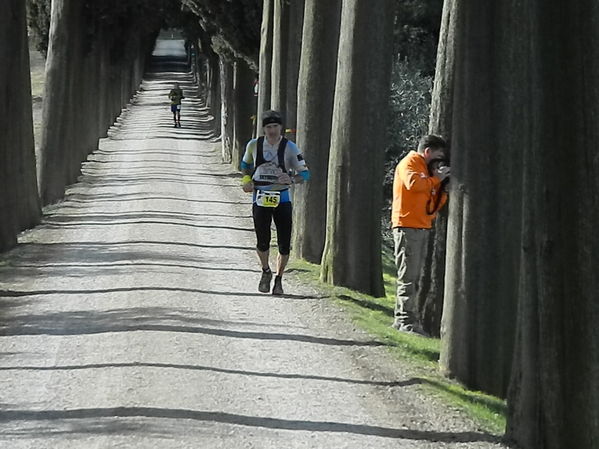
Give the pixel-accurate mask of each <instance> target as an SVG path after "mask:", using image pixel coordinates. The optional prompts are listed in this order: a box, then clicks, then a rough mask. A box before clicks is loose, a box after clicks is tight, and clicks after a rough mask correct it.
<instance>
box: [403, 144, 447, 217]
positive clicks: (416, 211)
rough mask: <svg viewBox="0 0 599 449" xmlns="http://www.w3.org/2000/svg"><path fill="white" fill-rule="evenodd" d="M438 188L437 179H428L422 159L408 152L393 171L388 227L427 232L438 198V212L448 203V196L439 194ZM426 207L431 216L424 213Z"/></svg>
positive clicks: (439, 182) (426, 168)
mask: <svg viewBox="0 0 599 449" xmlns="http://www.w3.org/2000/svg"><path fill="white" fill-rule="evenodd" d="M440 186H441V181H439V178H437V177H436V176H430V175H429V171H428V167H427V165H426V161H425V160H424V157H423V156H422V155H421V154H420V153H417V152H416V151H410V152H409V153H408V154H407V156H406V157H404V158H403V159H402V160H401V161H399V164H397V167H396V168H395V176H394V178H393V206H392V208H391V226H392V227H394V228H396V227H403V228H419V229H430V228H431V227H432V225H433V220H434V219H435V217H436V216H437V211H436V210H435V211H431V209H432V207H433V204H434V202H435V200H436V199H437V197H438V195H441V201H440V202H439V207H438V208H437V210H438V209H441V207H442V206H443V205H444V204H445V202H446V201H447V194H446V193H445V192H441V191H440ZM427 205H428V207H429V212H433V213H432V214H428V213H427Z"/></svg>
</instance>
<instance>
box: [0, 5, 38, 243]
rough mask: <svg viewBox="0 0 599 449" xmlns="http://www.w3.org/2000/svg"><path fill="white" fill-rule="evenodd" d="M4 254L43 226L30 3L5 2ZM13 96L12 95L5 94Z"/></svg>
mask: <svg viewBox="0 0 599 449" xmlns="http://www.w3.org/2000/svg"><path fill="white" fill-rule="evenodd" d="M0 61H2V62H3V63H2V65H1V66H0V86H6V88H5V89H2V91H0V136H2V137H1V138H0V177H1V180H0V216H1V217H2V219H0V252H1V251H5V250H7V249H9V248H11V247H13V246H14V245H15V244H16V235H17V233H18V232H20V231H22V230H24V229H27V228H30V227H32V226H34V225H36V224H37V223H38V222H39V217H40V202H39V198H38V194H37V178H36V168H35V146H34V142H33V120H32V112H31V78H30V69H29V46H28V41H27V26H26V11H25V3H24V2H22V1H21V0H7V1H4V2H2V3H1V4H0ZM4 93H5V94H7V95H4Z"/></svg>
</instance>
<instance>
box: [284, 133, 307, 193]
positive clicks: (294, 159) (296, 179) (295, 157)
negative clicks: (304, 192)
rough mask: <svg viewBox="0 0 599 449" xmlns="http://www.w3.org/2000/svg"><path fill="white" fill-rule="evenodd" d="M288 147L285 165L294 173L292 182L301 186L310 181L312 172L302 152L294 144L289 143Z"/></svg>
mask: <svg viewBox="0 0 599 449" xmlns="http://www.w3.org/2000/svg"><path fill="white" fill-rule="evenodd" d="M287 147H288V149H289V151H288V153H287V154H286V158H285V164H286V166H287V167H290V168H291V169H292V170H293V172H294V174H293V175H292V176H291V181H292V182H293V183H294V184H301V183H303V182H306V181H308V180H309V179H310V170H309V169H308V167H307V165H306V161H305V160H304V156H303V155H302V153H301V151H300V150H299V148H298V147H297V145H296V144H295V143H294V142H288V143H287Z"/></svg>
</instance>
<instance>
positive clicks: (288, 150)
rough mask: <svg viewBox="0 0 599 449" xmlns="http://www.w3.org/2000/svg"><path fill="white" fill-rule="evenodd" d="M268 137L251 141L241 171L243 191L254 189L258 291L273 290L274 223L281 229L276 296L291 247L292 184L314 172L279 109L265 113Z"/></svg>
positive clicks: (280, 288) (265, 126)
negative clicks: (287, 130)
mask: <svg viewBox="0 0 599 449" xmlns="http://www.w3.org/2000/svg"><path fill="white" fill-rule="evenodd" d="M262 127H263V130H264V134H265V135H264V136H263V137H259V138H258V139H252V140H250V141H249V142H248V144H247V146H246V149H245V154H244V156H243V160H242V161H241V171H242V172H243V174H244V176H243V179H242V184H243V191H244V192H253V205H252V215H253V217H254V229H255V231H256V238H257V245H256V252H257V253H258V258H259V259H260V263H261V265H262V276H261V278H260V282H259V284H258V290H259V291H261V292H262V293H268V292H269V291H270V282H271V280H272V271H271V270H270V265H269V249H270V225H271V222H272V220H274V222H275V226H276V228H277V244H278V247H279V256H278V258H277V275H276V277H275V282H274V285H273V288H272V294H273V295H282V294H283V293H284V292H283V285H282V279H283V272H284V271H285V266H286V265H287V261H288V260H289V252H290V249H291V224H292V223H291V222H292V218H291V215H292V213H291V212H292V208H291V197H290V195H289V186H290V185H291V184H299V183H302V182H305V181H307V180H308V179H310V171H309V170H308V167H306V162H305V161H304V157H303V156H302V154H301V152H300V150H299V149H298V148H297V146H296V145H295V143H293V142H291V141H289V140H287V139H286V138H285V137H283V135H282V130H283V118H282V117H281V114H280V113H279V112H277V111H266V112H265V113H264V114H263V116H262Z"/></svg>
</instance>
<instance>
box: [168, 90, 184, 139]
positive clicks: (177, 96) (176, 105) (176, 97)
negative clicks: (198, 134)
mask: <svg viewBox="0 0 599 449" xmlns="http://www.w3.org/2000/svg"><path fill="white" fill-rule="evenodd" d="M168 98H169V99H170V100H171V112H172V113H173V120H174V121H175V128H177V127H179V128H181V100H183V99H184V98H185V97H184V96H183V90H181V88H180V87H179V83H175V85H174V86H173V88H172V89H171V91H170V92H169V93H168Z"/></svg>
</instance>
